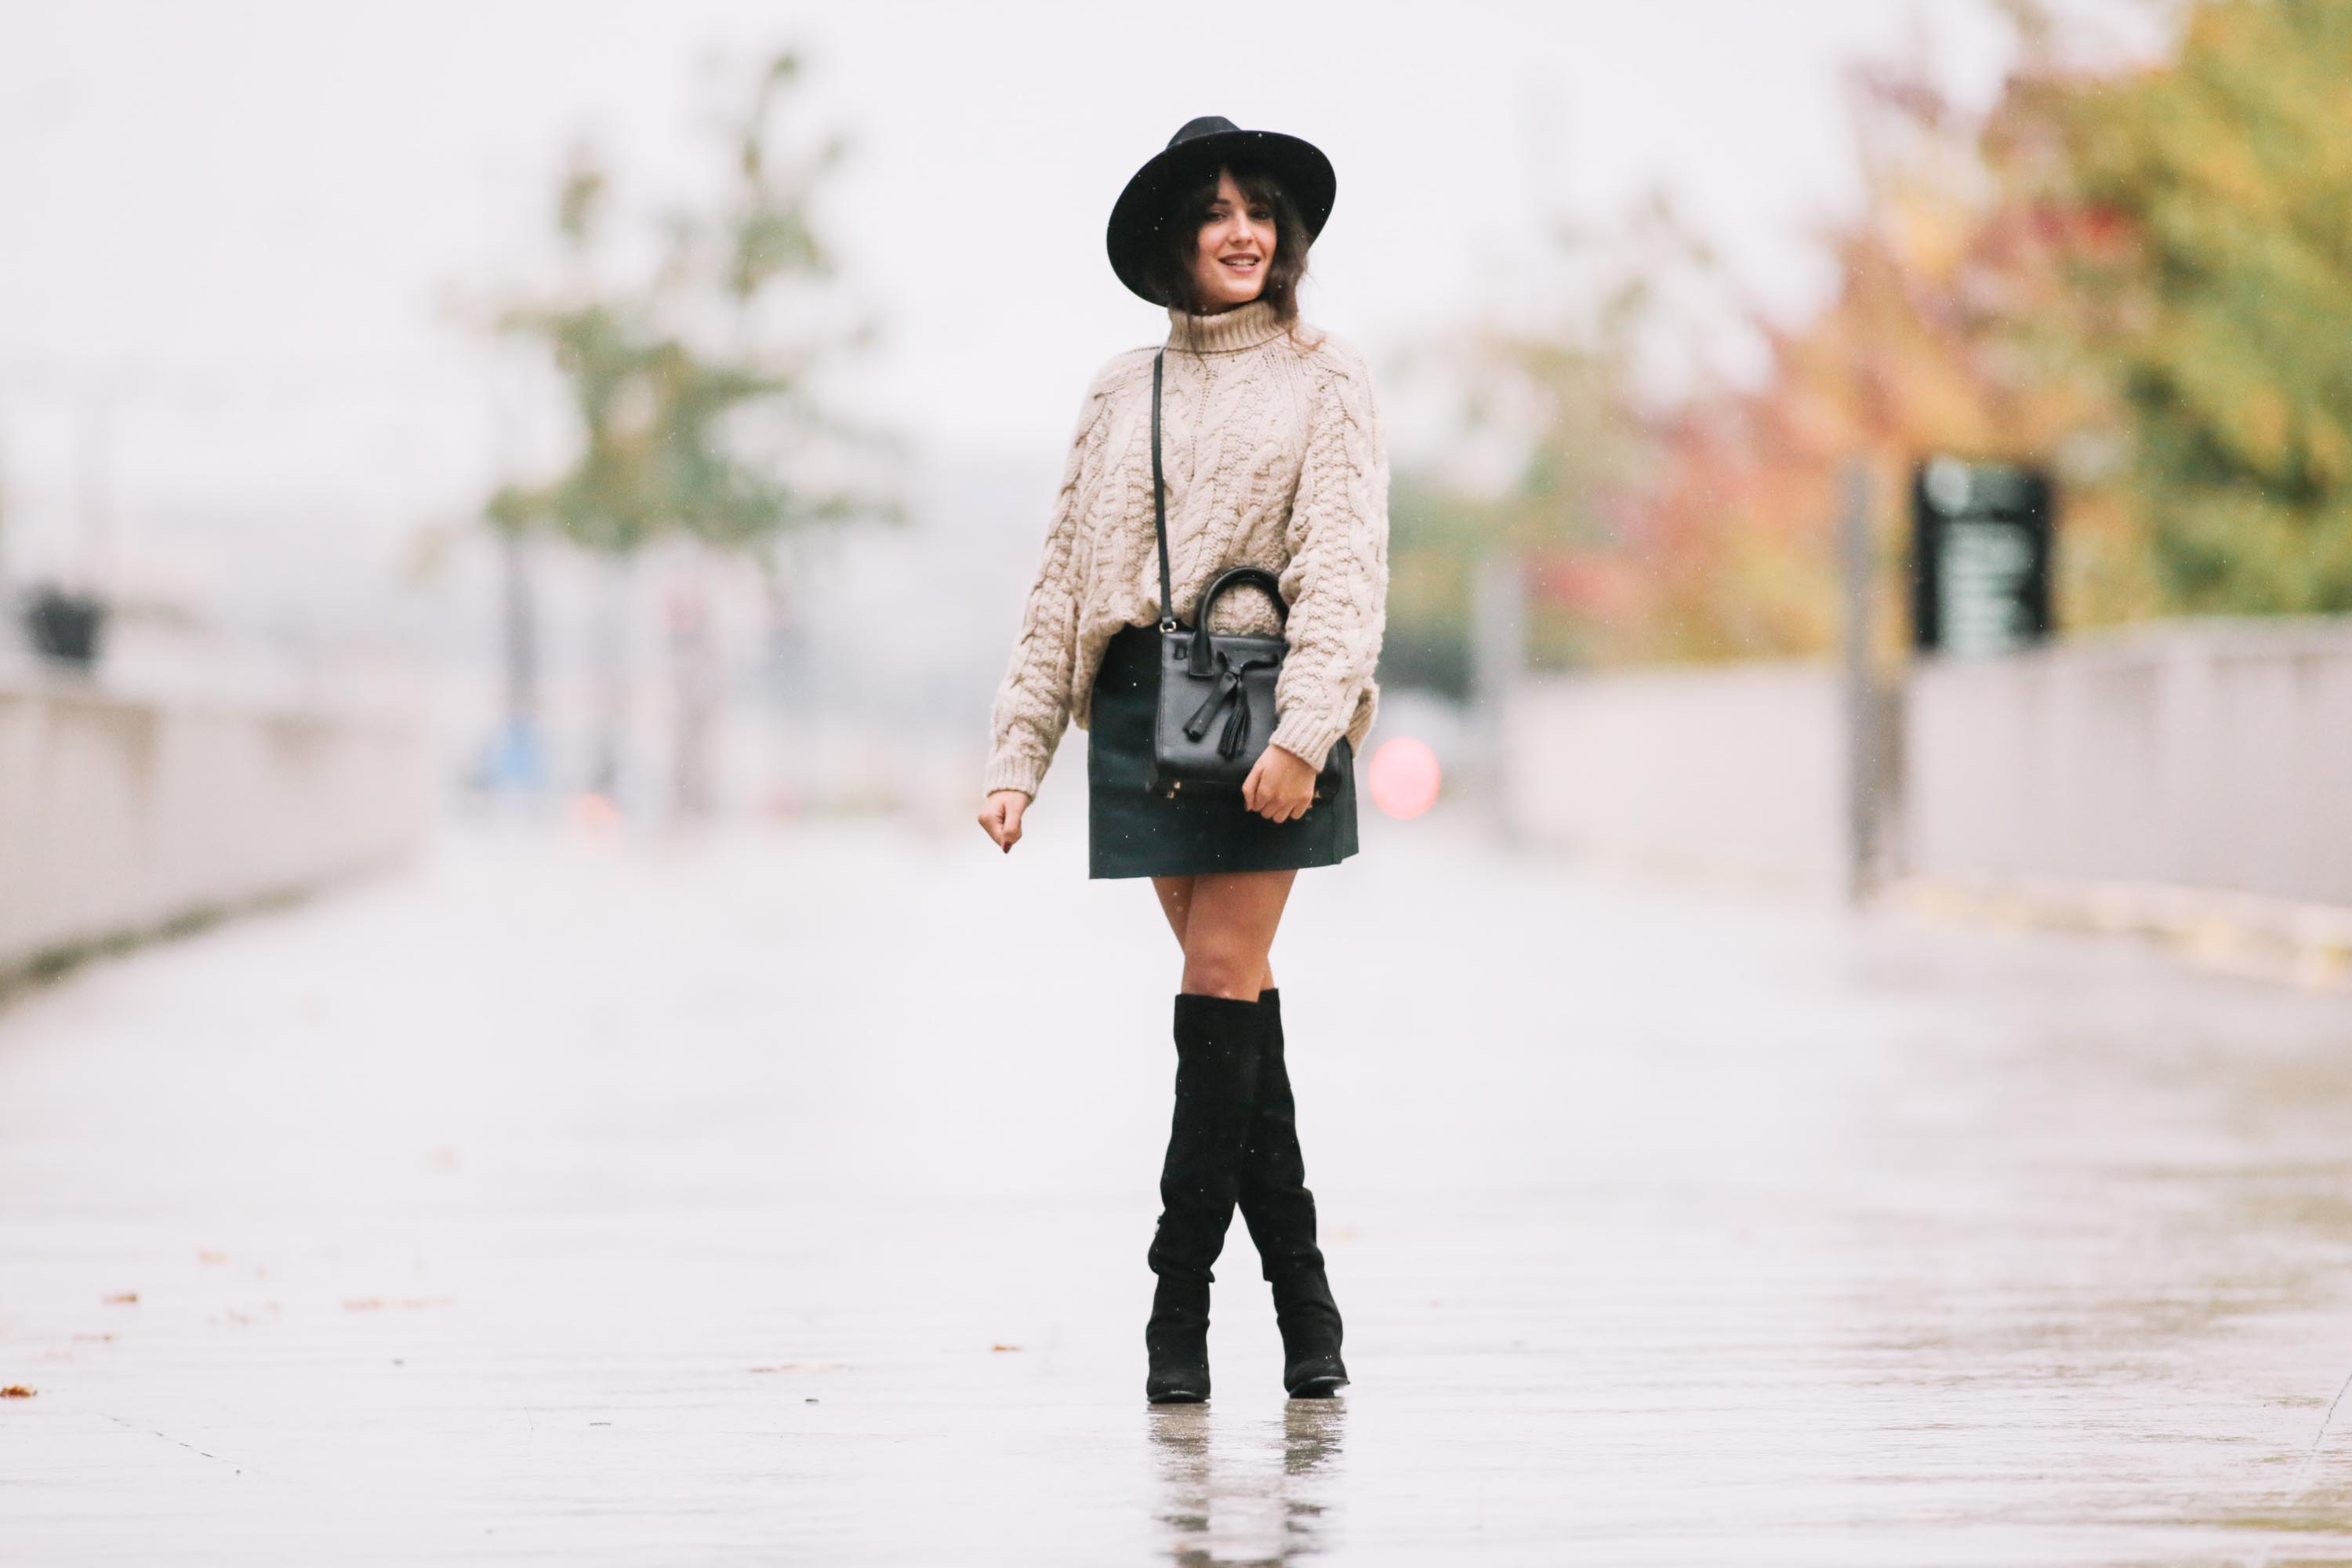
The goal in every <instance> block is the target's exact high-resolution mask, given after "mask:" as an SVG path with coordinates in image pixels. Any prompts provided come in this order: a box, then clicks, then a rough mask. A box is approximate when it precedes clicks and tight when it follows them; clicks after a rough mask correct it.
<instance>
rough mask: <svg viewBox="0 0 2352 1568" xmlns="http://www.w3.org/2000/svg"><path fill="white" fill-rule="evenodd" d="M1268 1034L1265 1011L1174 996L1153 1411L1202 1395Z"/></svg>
mask: <svg viewBox="0 0 2352 1568" xmlns="http://www.w3.org/2000/svg"><path fill="white" fill-rule="evenodd" d="M1270 1032H1271V1031H1270V1020H1269V1019H1268V1016H1267V1014H1266V1010H1265V1008H1263V1007H1261V1006H1259V1005H1257V1004H1256V1003H1255V1002H1244V1001H1240V1000H1237V999H1234V998H1232V997H1226V996H1204V995H1201V994H1196V993H1193V992H1190V991H1185V992H1179V993H1178V994H1177V996H1176V1109H1175V1114H1174V1115H1173V1116H1172V1117H1171V1121H1170V1126H1169V1132H1168V1153H1167V1158H1166V1159H1165V1160H1164V1161H1163V1163H1161V1166H1160V1225H1159V1228H1158V1230H1157V1231H1156V1232H1155V1233H1154V1234H1153V1236H1152V1238H1151V1250H1150V1263H1151V1271H1152V1272H1153V1273H1154V1274H1156V1275H1158V1276H1159V1283H1158V1285H1157V1286H1156V1287H1155V1288H1154V1289H1153V1291H1152V1296H1151V1319H1150V1322H1149V1323H1147V1324H1146V1325H1145V1327H1144V1331H1143V1342H1144V1348H1145V1350H1146V1351H1147V1352H1149V1353H1150V1373H1149V1375H1148V1376H1147V1377H1146V1379H1145V1381H1144V1394H1145V1396H1146V1397H1148V1398H1149V1399H1150V1400H1151V1402H1152V1403H1153V1404H1155V1405H1166V1404H1176V1403H1184V1402H1191V1401H1196V1400H1202V1399H1206V1398H1208V1397H1209V1285H1210V1282H1211V1281H1212V1280H1213V1279H1214V1278H1215V1277H1214V1276H1213V1274H1212V1273H1211V1272H1210V1265H1212V1264H1213V1263H1215V1262H1216V1260H1217V1254H1218V1253H1219V1252H1220V1251H1221V1250H1222V1249H1223V1247H1224V1245H1225V1231H1226V1229H1227V1227H1228V1226H1231V1225H1232V1224H1233V1218H1234V1200H1235V1198H1236V1196H1237V1194H1238V1193H1239V1191H1240V1185H1241V1164H1242V1155H1243V1152H1244V1148H1245V1146H1246V1145H1247V1143H1248V1141H1249V1130H1250V1110H1251V1107H1252V1102H1253V1100H1255V1095H1256V1092H1257V1074H1258V1062H1259V1060H1260V1058H1261V1056H1262V1055H1263V1052H1264V1049H1265V1039H1266V1037H1267V1036H1268V1034H1269V1033H1270Z"/></svg>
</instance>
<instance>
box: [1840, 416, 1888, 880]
mask: <svg viewBox="0 0 2352 1568" xmlns="http://www.w3.org/2000/svg"><path fill="white" fill-rule="evenodd" d="M1841 491H1842V494H1841V497H1840V506H1839V510H1838V566H1839V576H1840V578H1841V580H1842V585H1843V602H1844V610H1845V614H1844V617H1843V619H1844V628H1843V630H1844V637H1843V650H1842V651H1843V665H1844V670H1845V732H1846V738H1845V787H1846V896H1847V898H1848V899H1849V900H1852V901H1853V902H1854V903H1857V904H1858V903H1862V902H1864V901H1865V900H1868V899H1869V897H1870V895H1871V894H1872V892H1873V891H1874V889H1875V887H1876V884H1877V872H1878V848H1879V844H1878V839H1879V798H1878V796H1879V792H1878V774H1879V769H1878V756H1879V752H1880V749H1881V744H1882V737H1881V736H1880V734H1879V730H1880V707H1881V705H1880V702H1879V700H1878V689H1877V683H1876V681H1875V680H1874V679H1873V677H1872V673H1871V647H1872V641H1873V638H1872V635H1871V631H1872V627H1871V600H1872V593H1871V589H1872V586H1873V578H1874V575H1875V573H1874V565H1875V562H1874V552H1873V549H1872V541H1871V529H1870V471H1869V469H1868V468H1865V467H1864V465H1863V464H1862V463H1861V462H1860V461H1859V460H1856V461H1852V462H1849V463H1848V464H1847V465H1846V468H1845V473H1844V477H1843V485H1842V486H1841Z"/></svg>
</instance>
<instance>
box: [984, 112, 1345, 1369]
mask: <svg viewBox="0 0 2352 1568" xmlns="http://www.w3.org/2000/svg"><path fill="white" fill-rule="evenodd" d="M1335 187H1336V181H1335V179H1334V177H1333V174H1332V172H1331V165H1330V163H1329V161H1328V159H1326V158H1325V157H1324V156H1323V154H1322V153H1320V152H1318V150H1317V149H1316V148H1314V147H1313V146H1311V145H1310V144H1308V143H1307V142H1302V141H1300V140H1298V139H1297V138H1296V137H1292V136H1282V135H1277V134H1275V133H1273V132H1263V131H1242V130H1238V129H1236V128H1235V127H1234V124H1233V122H1232V121H1227V120H1223V119H1220V118H1216V117H1210V118H1206V119H1202V120H1195V121H1192V122H1191V123H1189V124H1187V125H1186V126H1184V128H1183V129H1182V130H1181V131H1179V132H1176V134H1175V136H1174V137H1173V138H1172V139H1171V141H1170V142H1169V143H1168V146H1167V148H1166V150H1164V151H1163V152H1161V153H1160V154H1159V155H1158V156H1156V157H1154V158H1153V159H1152V160H1151V161H1150V163H1146V164H1144V165H1143V167H1142V168H1141V169H1140V170H1139V171H1138V172H1137V174H1136V175H1135V177H1134V178H1133V179H1132V180H1130V181H1129V183H1128V185H1127V189H1126V190H1125V192H1124V193H1122V194H1121V195H1120V196H1119V198H1118V203H1117V204H1116V205H1114V206H1113V208H1112V210H1111V218H1110V226H1109V233H1108V244H1109V249H1110V261H1111V267H1112V269H1113V270H1114V271H1116V272H1117V273H1118V277H1119V279H1120V281H1122V282H1124V283H1125V284H1126V285H1127V286H1128V287H1129V289H1133V290H1134V291H1135V292H1136V293H1138V294H1140V295H1141V296H1143V297H1144V298H1145V299H1147V300H1151V301H1152V302H1153V303H1155V304H1160V305H1164V306H1165V307H1167V310H1168V316H1169V323H1170V329H1169V333H1168V341H1167V342H1166V344H1165V345H1164V349H1163V350H1162V351H1155V350H1152V349H1148V348H1147V349H1138V350H1134V351H1132V352H1129V353H1124V354H1121V355H1119V356H1118V358H1117V359H1114V360H1112V361H1111V362H1110V363H1108V365H1106V366H1104V367H1103V369H1102V371H1101V372H1100V373H1099V374H1097V376H1096V377H1095V381H1094V384H1093V385H1092V386H1091V387H1089V388H1088V389H1087V396H1086V402H1085V404H1084V405H1083V406H1082V408H1081V409H1080V412H1079V416H1078V426H1077V432H1076V437H1075V438H1074V439H1073V440H1072V442H1071V445H1070V453H1069V458H1068V461H1067V463H1066V466H1065V468H1064V470H1063V474H1062V485H1061V490H1060V493H1059V495H1058V497H1057V499H1056V500H1055V510H1054V518H1053V523H1052V526H1051V528H1050V530H1049V531H1048V534H1047V538H1046V542H1045V554H1044V558H1043V560H1042V561H1041V563H1039V566H1038V570H1037V576H1036V581H1035V583H1034V585H1033V586H1032V587H1031V588H1030V590H1029V596H1028V600H1027V603H1026V605H1025V606H1024V609H1023V612H1022V616H1021V629H1020V635H1019V637H1018V639H1017V640H1016V641H1015V643H1014V645H1013V655H1012V658H1011V661H1010V663H1009V664H1008V666H1007V668H1006V670H1005V674H1004V679H1003V685H1002V686H1001V687H1000V688H999V689H998V691H997V695H996V700H995V703H994V706H993V710H992V723H991V729H992V743H991V749H990V755H989V760H988V767H987V773H986V777H985V780H984V788H985V791H986V794H987V803H986V805H984V806H983V807H982V811H981V814H980V823H981V826H982V827H983V828H985V829H986V830H987V832H988V835H989V837H991V838H992V839H993V840H994V841H995V842H996V843H997V844H998V845H999V846H1000V847H1002V848H1003V849H1004V850H1006V851H1010V850H1011V849H1012V847H1013V845H1014V844H1016V843H1018V842H1019V841H1020V838H1021V818H1022V815H1023V813H1024V810H1025V809H1026V807H1027V806H1028V805H1029V803H1030V801H1031V800H1032V799H1034V797H1035V795H1036V793H1037V788H1038V785H1039V784H1040V782H1041V781H1042V780H1043V779H1044V777H1045V770H1046V767H1047V765H1048V764H1049V763H1051V762H1052V760H1053V756H1054V752H1055V748H1056V746H1057V745H1058V744H1059V743H1060V740H1061V737H1062V733H1063V729H1064V726H1065V725H1066V724H1067V723H1069V722H1072V721H1075V722H1076V723H1077V724H1078V725H1079V726H1080V727H1081V728H1083V729H1086V730H1087V731H1088V742H1087V789H1088V805H1087V828H1088V858H1089V865H1088V872H1089V875H1091V876H1094V877H1147V876H1148V877H1150V879H1151V881H1152V887H1153V889H1154V891H1156V892H1157V893H1158V895H1159V898H1160V908H1161V910H1163V911H1164V912H1165V914H1166V916H1167V918H1168V922H1169V924H1170V925H1171V927H1173V928H1174V930H1175V933H1176V940H1177V942H1179V943H1180V944H1181V946H1182V948H1183V950H1184V969H1183V979H1182V982H1181V989H1180V990H1179V992H1178V993H1177V995H1176V1005H1175V1037H1176V1053H1177V1057H1176V1104H1175V1113H1174V1116H1173V1118H1172V1121H1171V1128H1170V1134H1169V1141H1168V1149H1167V1153H1166V1155H1165V1157H1164V1159H1163V1161H1162V1163H1161V1170H1160V1203H1161V1210H1160V1223H1159V1227H1158V1230H1157V1232H1156V1233H1155V1235H1154V1237H1153V1239H1152V1243H1151V1247H1150V1265H1151V1268H1152V1271H1153V1272H1154V1273H1155V1274H1156V1275H1157V1276H1158V1281H1159V1282H1158V1285H1157V1288H1156V1289H1155V1290H1154V1292H1153V1295H1152V1303H1151V1316H1150V1321H1149V1323H1148V1324H1147V1325H1146V1328H1145V1331H1144V1344H1145V1349H1146V1352H1147V1354H1148V1357H1149V1361H1150V1369H1149V1374H1148V1376H1147V1377H1146V1379H1145V1384H1144V1388H1145V1393H1146V1394H1147V1396H1148V1397H1149V1398H1150V1399H1151V1401H1152V1402H1153V1403H1155V1404H1166V1403H1180V1402H1192V1401H1197V1400H1202V1399H1206V1398H1207V1397H1208V1395H1209V1358H1208V1327H1209V1285H1210V1281H1211V1279H1212V1275H1211V1273H1210V1266H1211V1265H1212V1264H1213V1263H1214V1262H1215V1260H1216V1258H1217V1255H1218V1253H1219V1251H1220V1250H1221V1249H1222V1248H1223V1245H1224V1238H1225V1232H1226V1229H1227V1227H1228V1226H1229V1225H1230V1224H1231V1222H1232V1218H1233V1212H1234V1208H1235V1207H1236V1206H1238V1207H1239V1208H1240V1210H1241V1212H1242V1217H1243V1219H1244V1222H1245V1223H1246V1224H1247V1226H1248V1227H1249V1232H1250V1236H1251V1237H1252V1238H1253V1239H1254V1240H1255V1242H1256V1244H1257V1248H1258V1253H1259V1257H1260V1260H1261V1262H1262V1265H1263V1268H1264V1271H1265V1278H1266V1279H1267V1281H1268V1282H1269V1283H1270V1284H1271V1285H1272V1286H1273V1288H1274V1301H1275V1312H1276V1320H1277V1321H1278V1322H1279V1323H1280V1325H1281V1329H1282V1342H1283V1360H1284V1366H1283V1384H1284V1386H1285V1387H1286V1389H1287V1390H1288V1391H1289V1393H1290V1394H1291V1395H1292V1396H1293V1397H1295V1398H1325V1397H1328V1396H1329V1395H1330V1394H1332V1392H1333V1391H1334V1390H1336V1389H1338V1388H1339V1386H1340V1385H1341V1384H1344V1383H1346V1382H1347V1381H1348V1373H1347V1367H1346V1365H1345V1363H1342V1362H1341V1360H1340V1358H1339V1340H1340V1320H1339V1307H1338V1305H1337V1303H1336V1302H1335V1301H1334V1300H1332V1296H1331V1287H1330V1283H1329V1281H1328V1279H1327V1277H1326V1274H1325V1269H1324V1262H1323V1255H1322V1253H1321V1251H1320V1250H1319V1249H1318V1247H1317V1246H1316V1244H1315V1199H1314V1195H1313V1194H1311V1193H1309V1192H1308V1191H1307V1184H1306V1169H1305V1165H1304V1163H1303V1161H1302V1159H1301V1157H1300V1154H1299V1148H1298V1136H1297V1127H1296V1124H1295V1122H1294V1121H1293V1111H1292V1098H1291V1091H1290V1080H1289V1077H1288V1074H1287V1072H1286V1070H1285V1068H1284V1065H1283V1039H1282V1026H1281V1012H1280V1001H1279V997H1278V995H1277V994H1276V988H1275V984H1274V973H1273V971H1272V970H1271V969H1270V968H1269V967H1268V965H1267V962H1266V954H1267V951H1268V949H1269V948H1271V947H1272V945H1273V942H1274V934H1275V928H1276V925H1277V924H1278V923H1279V922H1280V921H1281V918H1282V910H1283V904H1284V901H1285V900H1286V899H1287V898H1288V896H1289V893H1290V886H1291V881H1292V879H1293V878H1295V877H1296V876H1297V872H1298V870H1299V869H1300V868H1303V867H1308V866H1328V865H1333V864H1336V863H1337V862H1339V860H1342V859H1344V858H1347V857H1348V856H1349V855H1352V854H1354V853H1355V852H1356V848H1357V843H1356V795H1355V776H1354V768H1353V762H1354V755H1355V752H1356V750H1357V749H1358V748H1359V747H1360V746H1361V745H1362V743H1363V740H1364V736H1365V733H1366V732H1367V731H1370V728H1371V725H1372V716H1373V711H1374V709H1375V707H1376V705H1377V703H1378V700H1379V689H1378V687H1377V686H1376V685H1375V684H1374V682H1373V679H1372V667H1373V663H1374V661H1375V659H1376V658H1377V657H1378V655H1379V652H1380V645H1381V629H1382V626H1383V625H1384V621H1385V609H1386V597H1387V592H1388V510H1387V509H1388V501H1387V495H1388V467H1387V460H1386V457H1385V455H1384V452H1383V449H1382V447H1381V436H1380V428H1379V425H1378V423H1377V420H1376V417H1375V413H1374V409H1373V404H1372V395H1371V385H1370V380H1369V378H1368V377H1367V375H1366V374H1365V368H1364V362H1363V360H1362V358H1361V356H1360V355H1359V354H1358V353H1356V352H1355V351H1354V350H1352V349H1350V348H1348V347H1346V346H1344V345H1342V344H1341V343H1339V342H1338V341H1337V340H1335V339H1333V338H1331V337H1329V336H1328V335H1327V334H1324V333H1322V332H1319V331H1314V330H1312V329H1309V328H1307V327H1305V326H1303V325H1302V324H1301V323H1300V321H1298V301H1297V295H1298V284H1299V280H1300V279H1301V278H1303V277H1304V276H1305V275H1306V271H1307V247H1308V246H1309V245H1310V244H1311V243H1312V242H1313V241H1314V239H1315V237H1316V236H1317V234H1318V233H1319V232H1320V231H1321V229H1322V227H1323V224H1324V221H1325V219H1326V218H1328V216H1329V215H1330V211H1331V203H1332V197H1333V194H1334V190H1335ZM1155 359H1158V360H1161V361H1163V362H1164V363H1163V364H1162V366H1161V368H1160V375H1161V378H1162V382H1163V384H1162V387H1161V391H1160V445H1161V449H1162V451H1161V457H1162V465H1163V468H1164V480H1163V483H1164V487H1165V488H1164V495H1165V500H1166V507H1167V528H1168V549H1169V552H1170V556H1171V560H1172V562H1173V563H1174V569H1173V573H1172V576H1171V584H1172V586H1171V593H1170V595H1169V596H1170V598H1171V600H1172V603H1171V604H1169V605H1164V606H1163V605H1161V604H1160V576H1159V564H1160V562H1159V543H1158V535H1157V533H1156V531H1155V528H1154V521H1153V517H1154V508H1153V496H1154V489H1153V467H1152V407H1153V380H1154V369H1155V363H1154V362H1155ZM1243 564H1249V565H1256V566H1261V567H1264V568H1266V569H1268V570H1270V571H1272V572H1274V573H1275V574H1276V575H1277V577H1278V580H1279V583H1280V586H1281V591H1282V595H1283V597H1284V599H1285V600H1286V602H1287V605H1288V616H1287V619H1286V620H1285V619H1283V618H1282V616H1281V615H1280V613H1279V608H1278V606H1276V605H1275V604H1274V603H1273V602H1272V601H1271V599H1269V598H1268V597H1267V596H1266V595H1265V594H1264V593H1263V591H1262V590H1259V589H1256V588H1247V589H1237V590H1236V591H1234V592H1232V593H1228V594H1226V595H1223V597H1222V598H1220V599H1218V600H1217V601H1216V602H1215V603H1214V605H1213V606H1212V610H1211V616H1212V620H1213V626H1212V627H1211V628H1210V629H1213V630H1215V631H1218V632H1249V633H1261V634H1275V635H1280V636H1282V637H1285V639H1286V645H1287V646H1286V652H1285V654H1284V658H1283V662H1282V666H1281V673H1280V676H1279V678H1278V679H1277V681H1276V690H1275V700H1276V725H1275V729H1274V731H1273V733H1272V734H1271V736H1270V737H1268V738H1267V742H1266V743H1265V748H1264V751H1263V753H1262V754H1261V755H1260V756H1259V757H1258V758H1257V760H1256V762H1255V763H1254V764H1253V765H1252V766H1251V769H1250V772H1249V774H1248V778H1247V780H1246V782H1245V783H1244V785H1243V786H1242V793H1241V795H1240V797H1239V798H1238V799H1236V798H1234V796H1232V795H1230V794H1228V795H1224V796H1223V797H1222V798H1221V797H1218V796H1214V795H1208V796H1199V795H1178V796H1173V797H1170V796H1163V795H1160V794H1158V793H1155V792H1153V791H1152V790H1150V788H1148V787H1147V784H1146V769H1147V767H1148V765H1149V763H1150V757H1151V729H1152V714H1153V709H1154V705H1155V703H1156V701H1157V699H1158V689H1159V675H1160V666H1159V658H1158V648H1159V641H1160V631H1159V629H1158V628H1159V626H1160V622H1161V620H1162V616H1163V612H1164V613H1165V615H1166V616H1172V617H1173V618H1174V620H1175V621H1176V622H1178V623H1181V625H1183V626H1191V625H1192V611H1193V609H1194V607H1195V606H1196V605H1197V604H1198V602H1199V598H1200V595H1201V592H1202V588H1203V587H1204V586H1205V585H1206V584H1208V583H1210V582H1211V581H1212V580H1213V579H1214V578H1215V577H1216V576H1217V575H1218V574H1220V573H1221V572H1223V571H1224V570H1225V569H1226V568H1228V567H1232V566H1236V565H1243ZM1335 754H1336V758H1337V762H1336V766H1335V767H1334V768H1333V769H1331V770H1330V771H1334V772H1336V773H1337V774H1338V778H1337V781H1336V784H1335V787H1334V788H1333V789H1332V791H1331V792H1330V794H1329V795H1328V798H1326V799H1323V800H1320V801H1318V800H1317V799H1316V798H1315V786H1316V781H1317V776H1318V773H1321V772H1324V771H1326V764H1327V763H1331V762H1332V760H1333V758H1334V756H1335Z"/></svg>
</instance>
